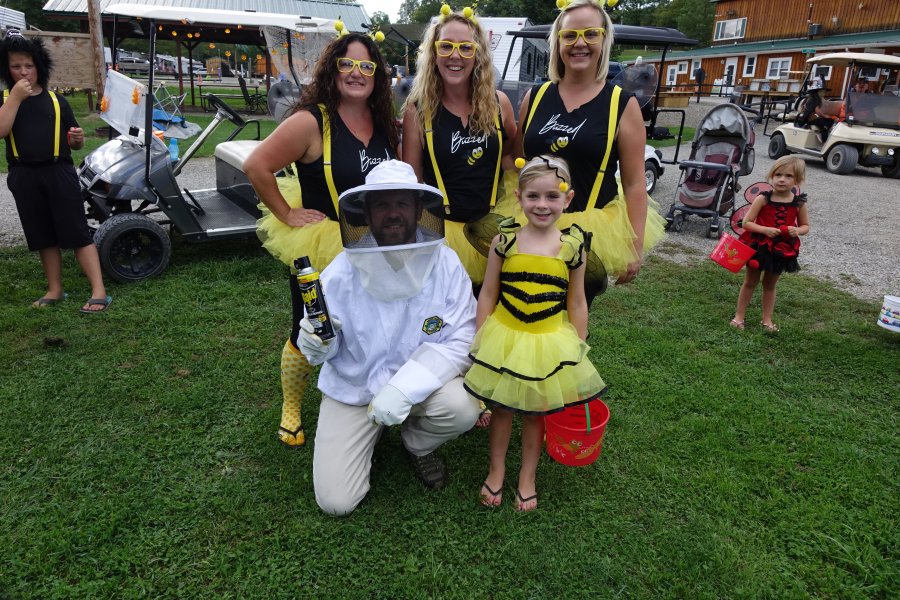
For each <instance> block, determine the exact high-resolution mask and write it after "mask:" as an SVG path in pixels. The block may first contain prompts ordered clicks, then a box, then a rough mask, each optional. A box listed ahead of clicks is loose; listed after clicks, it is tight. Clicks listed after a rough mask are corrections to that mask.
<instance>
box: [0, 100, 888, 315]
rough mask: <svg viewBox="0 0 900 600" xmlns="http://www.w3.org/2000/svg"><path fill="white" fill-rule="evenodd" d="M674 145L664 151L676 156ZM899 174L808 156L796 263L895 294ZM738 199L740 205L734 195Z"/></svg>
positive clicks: (11, 238) (663, 192)
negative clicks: (805, 210) (830, 166)
mask: <svg viewBox="0 0 900 600" xmlns="http://www.w3.org/2000/svg"><path fill="white" fill-rule="evenodd" d="M712 104H713V102H710V101H708V100H706V99H704V102H701V103H700V104H693V103H692V104H691V106H690V108H689V112H688V119H687V122H688V124H691V123H696V122H697V119H698V118H699V115H701V114H703V113H705V111H706V110H708V109H709V108H711V107H712ZM756 129H757V141H756V168H755V169H754V171H753V173H752V174H750V175H748V176H745V177H742V178H741V179H740V182H741V185H743V186H744V187H747V186H748V185H749V184H751V183H755V182H756V181H762V180H764V179H765V174H766V172H767V171H768V169H769V167H770V166H771V164H772V161H771V160H770V159H769V158H768V156H767V154H766V148H767V146H768V141H769V139H768V137H766V136H763V135H762V133H761V132H762V126H761V125H757V126H756ZM674 151H675V149H674V147H672V148H665V149H664V151H663V156H664V158H666V159H670V158H671V157H672V156H674ZM689 152H690V144H689V143H687V144H685V145H683V146H682V147H681V151H680V153H679V159H680V160H685V159H687V157H688V154H689ZM665 167H666V172H665V174H664V175H663V176H662V177H661V178H660V180H659V184H658V185H657V188H656V191H655V192H654V194H653V197H654V199H655V200H656V201H657V202H658V203H659V205H660V211H661V212H662V213H663V214H665V212H666V211H667V210H668V208H669V206H670V205H671V204H672V201H673V199H674V197H675V196H674V194H675V187H676V185H677V182H678V176H679V170H678V168H677V166H676V165H665ZM179 183H180V184H181V186H182V187H187V188H188V189H204V188H211V187H214V185H215V167H214V162H213V159H212V158H200V159H194V160H192V161H191V163H190V164H189V165H188V166H187V168H186V169H185V170H184V171H183V172H182V174H181V175H180V176H179ZM898 189H900V180H896V179H886V178H884V177H882V176H881V173H880V172H879V171H877V170H874V169H864V168H861V167H857V169H856V170H855V171H854V172H853V174H852V175H833V174H831V173H829V172H828V171H826V170H825V165H824V163H823V162H822V161H820V160H815V159H810V160H808V161H807V182H806V184H805V185H804V186H803V190H804V191H805V192H806V193H807V194H808V196H809V204H808V206H809V218H810V233H809V235H808V236H805V237H804V238H803V246H802V248H801V253H800V264H801V267H802V269H803V272H804V273H806V274H809V275H813V276H815V277H818V278H820V279H824V280H827V281H829V282H831V283H832V284H833V285H834V287H836V288H838V289H841V290H845V291H847V292H850V293H851V294H853V295H855V296H857V297H859V298H862V299H864V300H869V301H877V302H880V301H881V299H882V297H883V296H884V295H885V294H893V295H898V294H900V192H898ZM739 203H743V201H742V200H741V199H739ZM705 226H706V221H705V220H702V219H698V218H696V217H691V218H689V219H688V220H687V221H686V222H685V226H684V229H683V231H682V232H681V233H674V232H672V233H670V234H669V235H668V238H667V240H666V241H665V242H663V244H662V245H661V247H660V249H659V250H658V251H656V252H655V254H657V255H658V256H660V257H663V258H670V259H673V260H677V261H679V262H686V263H691V262H699V261H702V260H706V258H705V257H706V256H707V255H709V253H710V252H711V251H712V249H713V247H714V246H715V243H716V242H715V240H711V239H707V238H706V237H705ZM20 244H24V236H23V234H22V229H21V226H20V225H19V218H18V214H17V213H16V207H15V203H14V202H13V199H12V194H10V193H9V190H8V189H7V187H6V175H5V174H0V246H14V245H20Z"/></svg>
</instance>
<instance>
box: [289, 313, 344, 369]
mask: <svg viewBox="0 0 900 600" xmlns="http://www.w3.org/2000/svg"><path fill="white" fill-rule="evenodd" d="M331 324H332V326H333V327H334V333H335V337H333V338H331V339H330V340H328V341H327V342H326V341H322V338H320V337H319V336H317V335H316V334H315V329H314V328H313V324H312V323H310V322H309V319H307V318H306V317H303V318H302V319H301V320H300V333H299V334H298V335H297V348H298V349H299V350H300V352H302V353H303V356H305V357H306V360H308V361H309V364H311V365H320V364H322V363H323V362H325V361H326V360H328V359H329V358H331V357H332V356H334V355H335V353H336V352H337V349H338V343H339V342H338V340H339V338H338V336H337V333H338V332H339V331H340V330H341V322H340V321H339V320H337V319H335V318H332V319H331Z"/></svg>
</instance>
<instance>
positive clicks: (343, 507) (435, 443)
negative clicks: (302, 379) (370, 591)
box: [313, 377, 481, 515]
mask: <svg viewBox="0 0 900 600" xmlns="http://www.w3.org/2000/svg"><path fill="white" fill-rule="evenodd" d="M462 383H463V378H462V377H457V378H455V379H452V380H450V381H449V382H448V383H447V384H446V385H444V387H442V388H441V389H439V390H437V391H436V392H434V393H433V394H432V395H430V396H429V397H428V398H426V399H425V401H424V402H422V403H421V404H417V405H415V406H413V407H412V411H411V412H410V414H409V417H407V419H406V421H404V422H403V425H402V427H403V431H402V433H401V436H400V437H401V439H402V440H403V445H404V446H405V447H406V449H407V450H408V451H409V452H410V453H412V454H414V455H416V456H424V455H426V454H430V453H431V452H433V451H434V450H435V449H436V448H438V447H439V446H440V445H442V444H444V443H445V442H449V441H450V440H452V439H455V438H457V437H459V436H460V435H462V434H463V433H465V432H466V431H468V430H469V429H471V428H472V426H473V425H475V421H476V420H477V419H478V414H479V413H480V412H481V409H480V407H479V405H478V402H477V401H476V400H474V399H473V398H472V397H471V396H469V395H468V394H467V393H466V391H465V390H464V389H463V385H462ZM367 411H368V406H350V405H348V404H343V403H342V402H338V401H337V400H334V399H333V398H329V397H328V396H325V395H324V394H323V395H322V405H321V407H320V408H319V421H318V424H317V425H316V438H315V446H314V450H313V486H314V487H315V491H316V502H317V503H318V504H319V507H320V508H321V509H322V510H323V511H325V512H326V513H329V514H333V515H347V514H350V513H351V512H353V510H354V509H355V508H356V506H357V505H358V504H359V503H360V502H362V500H363V498H365V497H366V494H367V493H368V492H369V487H370V486H369V473H370V471H371V469H372V453H373V451H374V450H375V442H377V441H378V437H379V434H380V433H381V428H382V427H383V426H382V425H375V424H373V423H372V422H371V421H369V417H368V414H367Z"/></svg>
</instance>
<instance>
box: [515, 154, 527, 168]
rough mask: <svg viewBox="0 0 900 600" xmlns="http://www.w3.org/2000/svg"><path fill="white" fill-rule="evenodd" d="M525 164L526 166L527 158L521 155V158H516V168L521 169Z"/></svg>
mask: <svg viewBox="0 0 900 600" xmlns="http://www.w3.org/2000/svg"><path fill="white" fill-rule="evenodd" d="M524 166H525V159H524V158H522V157H521V156H520V157H519V158H517V159H516V168H517V169H521V168H522V167H524Z"/></svg>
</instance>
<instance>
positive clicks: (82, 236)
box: [6, 161, 94, 250]
mask: <svg viewBox="0 0 900 600" xmlns="http://www.w3.org/2000/svg"><path fill="white" fill-rule="evenodd" d="M6 184H7V186H8V187H9V191H10V192H12V195H13V197H14V198H15V199H16V209H18V211H19V220H20V221H21V222H22V230H23V231H24V232H25V241H26V242H27V243H28V249H29V250H43V249H44V248H53V247H57V246H58V247H60V248H67V249H74V248H83V247H84V246H88V245H90V244H93V243H94V237H93V236H92V235H91V230H90V228H88V224H87V217H86V216H85V213H84V200H82V198H81V188H80V186H79V184H78V174H77V173H76V172H75V167H74V166H72V165H71V164H70V163H68V162H65V161H60V162H55V163H47V164H42V165H23V164H21V163H20V164H16V165H14V166H11V167H10V169H9V175H8V176H7V178H6Z"/></svg>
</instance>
